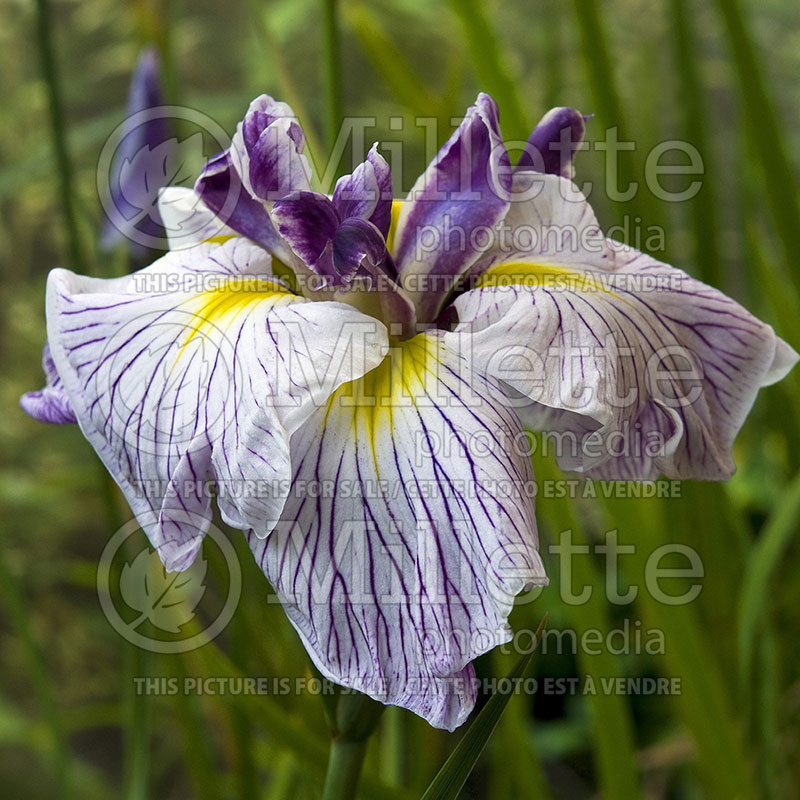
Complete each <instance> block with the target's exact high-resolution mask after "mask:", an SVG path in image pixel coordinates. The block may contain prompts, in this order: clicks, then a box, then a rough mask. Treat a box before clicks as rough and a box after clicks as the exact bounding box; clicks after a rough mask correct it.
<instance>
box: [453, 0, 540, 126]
mask: <svg viewBox="0 0 800 800" xmlns="http://www.w3.org/2000/svg"><path fill="white" fill-rule="evenodd" d="M450 7H451V8H452V9H453V13H455V15H456V16H457V17H458V19H459V20H460V21H461V26H462V29H463V31H464V37H465V39H466V45H467V49H468V51H469V54H470V56H471V58H472V65H473V68H474V70H475V74H476V75H477V77H478V80H479V81H480V84H481V89H483V90H484V91H486V92H489V94H491V95H492V96H493V97H494V99H495V100H497V103H498V105H499V106H500V115H501V119H502V123H503V134H504V136H506V137H507V138H509V139H520V140H522V141H525V140H526V139H527V138H528V135H529V134H530V132H531V127H532V126H531V122H530V120H529V119H528V115H527V114H526V113H525V108H524V106H523V104H522V102H521V100H520V97H519V93H518V91H517V85H516V83H515V82H514V79H513V78H512V77H511V74H510V73H509V71H508V67H507V66H506V60H505V58H504V57H503V52H502V48H501V46H500V43H499V41H498V40H497V36H496V33H495V30H494V25H492V22H491V20H490V19H489V16H488V14H487V12H486V9H485V7H484V4H483V2H482V1H481V0H450Z"/></svg>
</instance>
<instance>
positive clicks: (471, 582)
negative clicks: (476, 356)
mask: <svg viewBox="0 0 800 800" xmlns="http://www.w3.org/2000/svg"><path fill="white" fill-rule="evenodd" d="M451 340H452V343H453V346H450V345H447V344H445V342H444V337H442V336H441V335H438V334H422V335H420V336H417V337H415V338H414V339H411V340H409V341H407V342H404V343H403V344H402V345H400V346H397V347H393V348H392V350H391V351H390V355H389V356H388V357H387V358H386V359H385V360H384V361H383V363H381V364H380V365H379V366H378V367H376V368H375V369H374V370H372V372H370V373H368V374H367V375H365V376H364V377H363V378H361V379H360V380H357V381H354V382H352V383H351V384H349V385H348V387H344V390H340V393H338V394H337V395H336V396H335V397H334V398H332V399H331V401H329V402H328V404H327V405H326V406H323V407H322V408H320V409H319V410H318V411H317V413H316V414H315V416H314V417H312V418H311V419H309V420H308V421H307V422H306V424H305V425H303V427H302V428H300V429H299V430H298V431H297V433H296V434H295V435H294V436H293V437H292V440H291V461H292V467H293V475H292V481H293V482H292V488H291V490H290V494H289V497H288V498H287V501H286V505H285V506H284V511H283V514H282V515H281V520H280V522H279V523H278V525H277V526H276V528H275V530H273V532H272V533H271V534H270V535H269V536H268V537H267V538H266V539H263V538H258V537H257V535H255V534H251V535H250V536H249V542H250V546H251V548H252V550H253V553H254V555H255V557H256V559H257V561H258V563H259V564H260V566H261V569H262V570H263V571H264V573H265V575H266V576H267V578H268V579H269V581H270V583H271V584H272V586H273V587H274V588H275V591H276V593H277V595H278V597H279V598H280V600H281V602H282V603H283V606H284V608H285V610H286V613H287V614H288V616H289V619H290V620H291V622H292V624H293V625H294V626H295V628H296V629H297V631H298V633H299V635H300V637H301V639H302V641H303V643H304V644H305V646H306V648H307V649H308V652H309V654H310V655H311V658H312V659H313V661H314V663H315V664H316V666H317V667H318V669H319V670H320V672H322V674H323V675H325V676H326V677H327V678H329V679H331V680H333V681H335V682H337V683H339V684H342V685H344V686H347V687H350V688H352V689H355V690H357V691H360V692H364V693H366V694H368V695H370V696H371V697H374V698H375V699H377V700H379V701H381V702H383V703H387V704H392V705H398V706H402V707H404V708H407V709H409V710H411V711H413V712H414V713H415V714H419V715H420V716H421V717H423V718H425V719H426V720H428V722H430V724H431V725H434V726H436V727H439V728H446V729H448V730H453V729H454V728H456V727H457V726H459V725H461V724H462V723H463V722H464V721H465V720H466V718H467V716H468V715H469V713H470V711H471V710H472V708H473V707H474V705H475V699H476V694H477V691H476V690H477V685H476V680H475V672H474V669H473V667H472V664H471V662H472V660H473V659H475V658H476V657H477V656H479V655H480V654H481V653H485V652H487V651H488V650H491V649H492V648H493V647H495V646H496V645H498V644H501V643H503V642H507V641H509V640H510V639H511V638H512V631H511V628H510V626H509V624H508V616H509V613H510V612H511V609H512V607H513V603H514V597H515V595H516V594H517V593H519V592H521V591H523V590H524V589H525V588H526V587H528V586H532V585H535V584H543V583H546V582H547V579H546V578H545V575H544V569H543V566H542V562H541V559H540V557H539V554H538V551H537V544H538V542H537V533H536V521H535V519H534V504H533V498H532V494H533V474H532V472H531V466H530V458H529V457H528V456H527V454H526V449H525V447H524V446H521V443H523V442H525V441H526V440H525V436H524V433H523V431H522V428H521V426H520V423H519V420H518V418H517V416H516V415H515V414H514V413H513V412H512V411H509V410H508V409H506V408H504V407H503V405H502V404H499V403H495V402H494V401H493V400H492V395H493V394H495V393H496V392H497V389H496V388H495V387H490V385H489V381H487V380H486V379H485V378H484V377H482V376H481V375H476V374H471V372H470V367H469V363H468V360H467V359H466V358H465V356H464V355H463V354H462V353H461V352H460V351H459V350H458V349H457V345H458V340H457V337H455V336H453V337H451ZM345 392H346V396H345ZM322 487H332V491H333V493H332V495H331V494H326V495H324V499H323V494H322V493H321V492H320V491H319V490H320V488H322ZM256 533H257V532H256Z"/></svg>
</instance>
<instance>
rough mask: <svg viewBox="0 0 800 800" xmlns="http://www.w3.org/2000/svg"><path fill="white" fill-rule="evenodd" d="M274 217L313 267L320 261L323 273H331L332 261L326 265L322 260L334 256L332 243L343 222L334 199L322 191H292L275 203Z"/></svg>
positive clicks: (291, 244)
mask: <svg viewBox="0 0 800 800" xmlns="http://www.w3.org/2000/svg"><path fill="white" fill-rule="evenodd" d="M272 218H273V220H275V224H276V225H277V228H278V233H280V235H281V236H283V238H284V239H285V240H286V241H287V242H288V243H289V246H290V247H291V248H292V250H293V251H294V252H295V253H296V254H297V255H298V256H299V257H300V258H301V259H302V260H303V262H304V263H306V264H308V266H309V267H311V268H312V269H316V268H317V266H318V265H319V266H320V269H322V271H320V272H319V274H328V272H329V269H328V267H330V266H331V264H328V265H326V266H325V267H324V268H323V266H322V265H321V264H320V261H321V259H322V258H323V256H325V255H326V254H327V255H328V256H330V249H331V248H330V247H329V245H330V242H331V240H332V239H333V235H334V234H335V233H336V229H337V228H338V227H339V223H340V222H341V220H340V218H339V215H338V213H337V212H336V209H335V208H334V206H333V203H332V202H331V201H330V200H329V199H328V198H327V197H325V195H324V194H320V193H319V192H292V193H291V194H290V195H288V196H287V197H284V198H283V199H282V200H278V201H277V202H276V203H275V205H274V206H273V207H272ZM328 260H330V259H328Z"/></svg>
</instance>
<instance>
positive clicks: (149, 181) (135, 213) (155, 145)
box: [100, 47, 172, 258]
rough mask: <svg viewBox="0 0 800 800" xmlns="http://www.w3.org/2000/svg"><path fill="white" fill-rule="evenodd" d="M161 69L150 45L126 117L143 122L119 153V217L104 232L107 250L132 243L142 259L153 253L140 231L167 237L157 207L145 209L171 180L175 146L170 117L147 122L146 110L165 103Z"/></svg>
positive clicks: (115, 172)
mask: <svg viewBox="0 0 800 800" xmlns="http://www.w3.org/2000/svg"><path fill="white" fill-rule="evenodd" d="M160 71H161V68H160V63H159V58H158V55H157V54H156V52H155V50H153V49H152V48H149V47H148V48H145V49H144V50H143V51H142V53H141V55H140V56H139V60H138V61H137V64H136V67H135V69H134V71H133V74H132V76H131V82H130V87H129V90H128V99H127V104H126V107H125V117H126V119H129V118H132V117H136V118H137V119H139V120H140V121H138V122H137V123H136V124H134V125H133V126H130V125H127V127H125V128H124V129H123V132H122V135H121V136H120V140H119V144H118V146H117V148H116V151H115V153H114V158H113V161H112V163H111V167H110V174H109V175H108V187H109V193H110V202H111V206H110V208H111V209H113V213H112V217H113V218H108V217H107V218H106V220H105V222H104V224H103V230H102V232H101V235H100V242H101V245H102V246H103V247H104V248H106V249H111V248H113V247H115V246H116V245H117V244H119V243H120V242H123V241H127V242H128V243H129V246H130V247H131V250H132V251H133V252H134V254H135V255H136V256H137V258H139V257H141V256H143V255H146V254H147V252H148V248H147V247H145V246H143V245H142V244H140V243H139V242H138V241H137V233H141V234H143V235H144V236H145V237H146V238H147V239H148V240H152V239H161V238H163V236H164V231H163V229H162V227H161V220H160V218H159V216H158V213H157V209H154V210H153V212H151V213H143V212H148V210H149V209H151V208H153V207H154V201H155V200H156V192H157V191H158V189H159V188H160V187H162V186H164V185H165V184H166V179H167V176H165V175H164V171H163V168H162V164H163V161H164V158H165V152H166V150H165V149H166V148H170V147H171V146H172V142H170V139H171V137H172V131H171V127H170V125H169V123H168V120H167V118H166V117H164V116H162V115H160V114H158V113H154V114H153V115H152V116H150V117H148V118H146V119H145V120H144V121H141V115H142V112H146V111H148V110H149V109H157V108H158V107H160V106H163V105H164V96H163V92H162V90H161V80H160Z"/></svg>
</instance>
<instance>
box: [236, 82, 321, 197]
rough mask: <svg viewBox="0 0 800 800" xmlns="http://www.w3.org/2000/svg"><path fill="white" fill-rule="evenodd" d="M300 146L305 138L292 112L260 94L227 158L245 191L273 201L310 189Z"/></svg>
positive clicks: (249, 109)
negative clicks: (230, 156) (229, 157)
mask: <svg viewBox="0 0 800 800" xmlns="http://www.w3.org/2000/svg"><path fill="white" fill-rule="evenodd" d="M304 146H305V136H304V134H303V130H302V128H301V127H300V125H299V123H298V122H297V119H296V117H295V115H294V112H293V111H292V109H291V108H290V107H289V106H288V105H287V104H286V103H279V102H277V101H275V100H273V98H271V97H270V96H269V95H261V96H260V97H257V98H256V99H255V100H253V102H252V103H251V104H250V107H249V108H248V110H247V114H246V115H245V118H244V120H243V121H242V123H241V124H240V126H239V128H238V130H237V131H236V134H235V135H234V137H233V142H232V144H231V155H232V158H233V165H234V168H235V169H236V170H237V171H238V172H239V175H240V177H241V179H242V183H243V185H244V187H245V189H246V190H247V191H248V192H250V194H252V195H253V197H254V198H256V199H257V200H261V201H264V202H274V201H275V200H279V199H280V198H281V197H285V196H286V195H287V194H289V193H291V192H293V191H308V190H310V189H311V184H310V175H311V169H310V166H309V163H308V159H307V158H306V157H305V156H304V155H303V148H304Z"/></svg>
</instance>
